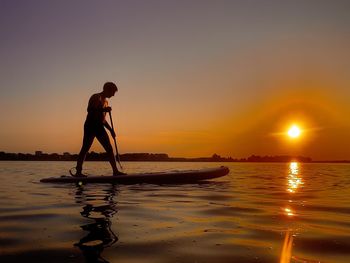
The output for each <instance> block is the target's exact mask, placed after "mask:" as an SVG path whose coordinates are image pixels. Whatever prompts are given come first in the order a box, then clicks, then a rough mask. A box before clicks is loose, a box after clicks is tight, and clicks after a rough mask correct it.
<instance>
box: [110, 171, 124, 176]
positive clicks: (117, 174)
mask: <svg viewBox="0 0 350 263" xmlns="http://www.w3.org/2000/svg"><path fill="white" fill-rule="evenodd" d="M119 175H126V173H123V172H120V171H117V172H114V173H113V176H119Z"/></svg>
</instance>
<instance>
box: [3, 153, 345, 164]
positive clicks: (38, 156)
mask: <svg viewBox="0 0 350 263" xmlns="http://www.w3.org/2000/svg"><path fill="white" fill-rule="evenodd" d="M119 157H120V160H121V161H123V162H140V161H142V162H232V163H234V162H246V163H286V162H293V161H294V162H301V163H350V160H325V161H318V160H312V159H311V158H310V157H303V156H288V155H280V156H258V155H251V156H250V157H248V158H232V157H221V156H220V155H217V154H213V156H211V157H197V158H185V157H169V156H168V154H165V153H125V154H121V155H120V156H119ZM77 158H78V155H77V154H70V153H68V152H65V153H63V154H57V153H51V154H48V153H43V152H41V151H36V152H35V154H30V153H6V152H0V161H76V160H77ZM107 160H108V157H107V155H106V153H96V152H90V153H88V155H87V156H86V161H107Z"/></svg>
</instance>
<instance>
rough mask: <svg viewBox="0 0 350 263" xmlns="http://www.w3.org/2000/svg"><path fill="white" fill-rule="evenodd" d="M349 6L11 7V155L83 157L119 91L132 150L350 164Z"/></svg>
mask: <svg viewBox="0 0 350 263" xmlns="http://www.w3.org/2000/svg"><path fill="white" fill-rule="evenodd" d="M349 10H350V2H349V1H336V0H335V1H322V0H318V1H312V0H310V1H272V0H266V1H258V0H256V1H250V0H248V1H244V0H242V1H238V0H237V1H233V0H232V1H223V0H217V1H205V0H186V1H185V0H179V1H168V0H158V1H155V0H148V1H141V0H138V1H137V0H130V1H108V0H105V1H89V0H88V1H80V0H76V1H66V0H60V1H40V0H28V1H19V0H0V37H1V41H0V89H1V97H0V126H1V128H0V151H5V152H28V153H33V152H34V151H36V150H41V151H44V152H49V153H53V152H57V153H62V152H66V151H68V152H71V153H77V152H79V150H80V147H81V143H82V136H83V124H84V121H85V117H86V106H87V102H88V99H89V97H90V96H91V95H92V94H94V93H97V92H100V91H101V90H102V86H103V84H104V83H105V82H106V81H113V82H115V83H116V84H117V86H118V88H119V92H118V93H117V94H116V96H115V97H113V98H111V99H110V101H109V104H110V105H111V107H112V109H113V110H112V114H113V118H114V125H115V126H116V130H117V139H118V148H119V151H120V153H130V152H150V153H167V154H169V155H170V156H182V157H201V156H211V155H213V154H214V153H216V154H219V155H221V156H226V157H228V156H231V157H233V158H241V157H248V156H250V155H251V154H256V155H303V156H309V157H312V158H313V159H315V160H336V159H337V160H339V159H350V138H349V136H350V103H349V102H350V74H349V73H350V49H349V47H350V16H349V12H348V11H349ZM293 124H296V125H298V126H299V128H300V129H301V135H300V136H299V137H298V138H294V139H293V138H289V137H288V136H287V131H288V128H289V127H290V126H291V125H293ZM91 150H94V151H97V152H102V151H103V149H102V147H101V146H100V145H99V144H98V142H95V143H94V145H93V147H92V149H91Z"/></svg>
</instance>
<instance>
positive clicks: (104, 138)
mask: <svg viewBox="0 0 350 263" xmlns="http://www.w3.org/2000/svg"><path fill="white" fill-rule="evenodd" d="M96 138H97V140H98V141H99V142H100V143H101V144H102V146H103V148H104V149H105V151H106V152H107V156H108V161H109V163H110V164H111V166H112V169H113V174H114V175H116V174H118V173H119V171H118V168H117V163H116V162H115V156H114V153H113V148H112V145H111V143H110V141H109V138H108V134H107V132H106V130H105V129H104V128H103V130H101V131H99V132H98V133H97V134H96Z"/></svg>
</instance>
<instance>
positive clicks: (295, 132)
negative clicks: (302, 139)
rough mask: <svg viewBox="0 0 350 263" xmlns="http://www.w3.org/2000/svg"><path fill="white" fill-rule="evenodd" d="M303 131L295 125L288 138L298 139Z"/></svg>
mask: <svg viewBox="0 0 350 263" xmlns="http://www.w3.org/2000/svg"><path fill="white" fill-rule="evenodd" d="M300 133H301V130H300V128H299V127H298V126H297V125H293V126H292V127H290V128H289V130H288V136H289V137H291V138H297V137H299V136H300Z"/></svg>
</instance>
